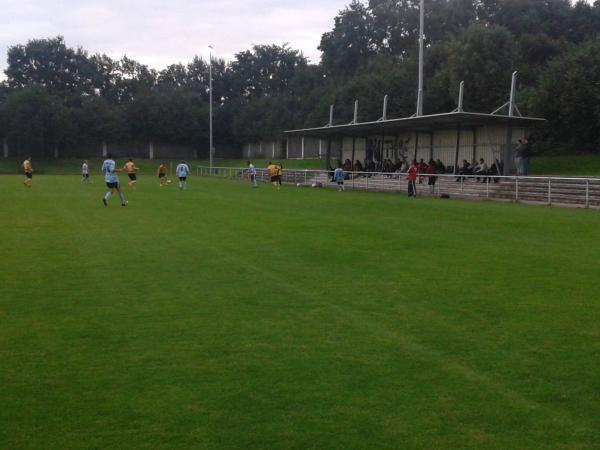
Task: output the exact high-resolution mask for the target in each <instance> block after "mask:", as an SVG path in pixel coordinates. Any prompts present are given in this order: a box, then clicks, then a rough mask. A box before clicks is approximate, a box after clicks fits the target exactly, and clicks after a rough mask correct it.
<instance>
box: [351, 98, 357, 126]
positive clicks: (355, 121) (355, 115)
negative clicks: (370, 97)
mask: <svg viewBox="0 0 600 450" xmlns="http://www.w3.org/2000/svg"><path fill="white" fill-rule="evenodd" d="M352 123H354V124H356V123H358V100H354V119H353V120H352Z"/></svg>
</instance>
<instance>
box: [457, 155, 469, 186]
mask: <svg viewBox="0 0 600 450" xmlns="http://www.w3.org/2000/svg"><path fill="white" fill-rule="evenodd" d="M458 174H459V175H461V176H460V177H458V178H457V179H456V181H460V180H463V181H465V180H466V179H467V177H465V175H473V166H472V165H471V164H469V161H467V160H466V159H463V163H462V167H461V168H460V170H459V171H458Z"/></svg>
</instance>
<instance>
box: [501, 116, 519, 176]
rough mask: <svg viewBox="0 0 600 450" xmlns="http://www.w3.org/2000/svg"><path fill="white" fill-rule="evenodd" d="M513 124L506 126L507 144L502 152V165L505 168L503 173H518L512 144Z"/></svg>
mask: <svg viewBox="0 0 600 450" xmlns="http://www.w3.org/2000/svg"><path fill="white" fill-rule="evenodd" d="M512 134H513V133H512V125H508V127H507V128H506V144H505V145H504V151H503V152H502V165H503V166H504V170H503V171H502V172H503V173H502V175H512V174H515V173H516V168H515V159H514V156H513V153H514V150H513V148H512V147H513V145H512Z"/></svg>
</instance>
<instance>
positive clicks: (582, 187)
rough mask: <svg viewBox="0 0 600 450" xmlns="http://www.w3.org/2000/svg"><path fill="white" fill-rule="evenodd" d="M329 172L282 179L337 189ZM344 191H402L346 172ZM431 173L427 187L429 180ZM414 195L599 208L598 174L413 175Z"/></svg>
mask: <svg viewBox="0 0 600 450" xmlns="http://www.w3.org/2000/svg"><path fill="white" fill-rule="evenodd" d="M196 174H197V175H198V176H206V177H216V178H227V179H236V180H247V179H248V169H247V168H245V167H213V168H212V170H211V169H210V168H209V167H204V166H199V167H197V168H196ZM331 174H332V172H331V171H325V170H308V169H307V170H298V169H286V170H284V171H283V176H282V182H283V183H286V184H293V185H297V186H313V187H325V188H326V187H337V185H336V183H334V182H332V181H331ZM346 175H347V179H346V180H345V182H344V186H345V188H346V189H358V190H366V191H380V192H403V193H406V191H407V186H408V182H407V180H406V174H405V173H379V172H346ZM430 177H435V178H436V182H435V184H434V185H433V186H431V185H429V184H428V183H429V178H430ZM256 178H257V180H258V181H265V182H268V181H269V177H268V175H267V171H266V169H258V168H257V169H256ZM417 180H418V181H417V195H421V196H422V195H425V196H447V197H452V198H454V197H456V198H470V199H490V200H499V201H513V202H523V203H535V204H543V205H559V206H573V207H583V208H600V178H599V177H542V176H527V177H524V176H496V175H486V176H483V175H482V176H474V175H465V176H460V175H453V174H435V175H428V174H418V178H417Z"/></svg>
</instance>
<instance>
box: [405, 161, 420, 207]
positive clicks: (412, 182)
mask: <svg viewBox="0 0 600 450" xmlns="http://www.w3.org/2000/svg"><path fill="white" fill-rule="evenodd" d="M418 172H419V169H418V168H417V160H413V162H412V163H411V165H410V166H409V167H408V175H407V176H406V179H407V180H408V196H409V197H413V198H415V197H416V196H417V173H418Z"/></svg>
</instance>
